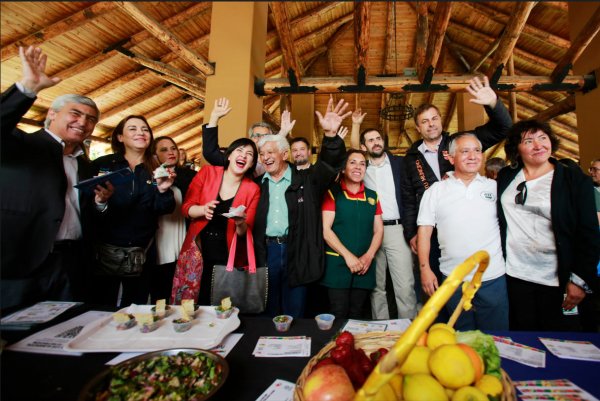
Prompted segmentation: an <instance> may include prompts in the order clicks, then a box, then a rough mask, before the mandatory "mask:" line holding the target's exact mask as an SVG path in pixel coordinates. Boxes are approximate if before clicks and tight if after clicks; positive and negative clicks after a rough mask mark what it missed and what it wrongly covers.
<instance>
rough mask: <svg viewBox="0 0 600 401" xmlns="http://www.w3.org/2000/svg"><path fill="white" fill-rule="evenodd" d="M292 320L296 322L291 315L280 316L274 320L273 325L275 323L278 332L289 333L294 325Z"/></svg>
mask: <svg viewBox="0 0 600 401" xmlns="http://www.w3.org/2000/svg"><path fill="white" fill-rule="evenodd" d="M292 320H294V318H293V317H291V316H290V315H279V316H275V317H274V318H273V323H275V329H276V330H277V331H288V330H289V329H290V326H291V325H292Z"/></svg>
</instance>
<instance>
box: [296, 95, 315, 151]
mask: <svg viewBox="0 0 600 401" xmlns="http://www.w3.org/2000/svg"><path fill="white" fill-rule="evenodd" d="M291 112H292V120H296V125H294V129H293V132H292V134H293V135H294V137H300V136H301V137H303V138H306V140H307V141H308V143H310V146H316V144H315V143H314V141H313V131H314V127H315V95H311V94H306V95H292V109H291Z"/></svg>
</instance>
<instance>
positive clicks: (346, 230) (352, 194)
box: [321, 149, 383, 319]
mask: <svg viewBox="0 0 600 401" xmlns="http://www.w3.org/2000/svg"><path fill="white" fill-rule="evenodd" d="M366 171H367V160H366V156H365V152H363V151H362V150H357V149H350V150H349V151H348V153H347V156H346V162H345V163H344V169H343V170H342V173H341V176H340V179H339V181H338V182H337V183H335V184H334V185H333V186H332V187H331V188H330V189H329V191H328V193H327V194H326V195H325V199H324V200H323V206H322V210H323V237H324V238H325V242H326V244H327V245H326V247H325V274H324V275H323V278H322V280H321V284H322V285H323V286H325V287H327V288H328V290H327V292H328V295H329V303H330V310H331V313H333V314H334V315H335V316H336V317H338V318H352V319H361V318H364V316H363V310H364V308H365V303H366V301H367V299H368V298H369V295H370V294H371V291H372V290H373V288H375V267H374V264H375V261H374V257H375V253H376V252H377V250H378V249H379V247H380V245H381V241H382V239H383V220H382V218H381V214H382V211H381V206H380V205H379V201H378V199H377V193H376V192H375V191H372V190H370V189H368V188H365V184H364V182H363V179H364V177H365V173H366Z"/></svg>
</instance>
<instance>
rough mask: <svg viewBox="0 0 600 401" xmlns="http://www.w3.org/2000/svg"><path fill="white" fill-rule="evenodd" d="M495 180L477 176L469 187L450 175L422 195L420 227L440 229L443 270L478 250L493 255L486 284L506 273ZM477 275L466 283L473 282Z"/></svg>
mask: <svg viewBox="0 0 600 401" xmlns="http://www.w3.org/2000/svg"><path fill="white" fill-rule="evenodd" d="M496 194H497V189H496V181H494V180H491V179H489V178H486V177H482V176H481V175H479V174H477V177H476V178H475V179H473V181H471V183H470V184H469V185H468V186H465V184H464V183H463V182H462V181H461V180H460V179H457V178H456V177H455V176H454V172H452V171H451V172H448V179H446V180H443V181H438V182H436V183H434V184H433V185H432V186H431V187H430V188H429V189H428V190H426V191H425V193H424V194H423V198H422V199H421V205H420V207H419V216H418V218H417V225H419V226H435V227H437V234H438V240H439V243H440V250H441V253H442V256H441V257H440V271H441V272H442V273H443V274H444V275H446V276H448V275H450V273H452V270H454V268H455V267H456V266H458V265H459V264H461V263H462V262H464V261H465V259H467V258H468V257H469V256H471V255H472V254H474V253H475V252H477V251H480V250H485V251H487V252H488V253H489V254H490V264H489V266H488V268H487V269H486V271H485V273H484V274H483V281H488V280H492V279H495V278H498V277H500V276H502V275H503V274H504V273H505V271H506V268H505V264H504V258H503V256H502V246H501V242H500V227H499V226H498V216H497V211H496ZM473 275H474V272H471V273H469V274H468V275H467V276H466V277H465V280H470V279H471V278H472V277H473Z"/></svg>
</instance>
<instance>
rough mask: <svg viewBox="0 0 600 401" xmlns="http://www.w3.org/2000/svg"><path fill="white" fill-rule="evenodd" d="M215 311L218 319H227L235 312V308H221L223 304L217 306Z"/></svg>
mask: <svg viewBox="0 0 600 401" xmlns="http://www.w3.org/2000/svg"><path fill="white" fill-rule="evenodd" d="M215 313H216V314H217V318H218V319H227V318H228V317H229V316H231V314H232V313H233V308H229V309H227V310H223V309H221V306H215Z"/></svg>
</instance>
